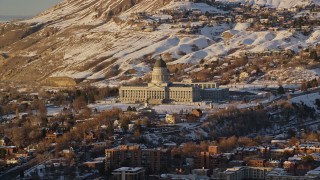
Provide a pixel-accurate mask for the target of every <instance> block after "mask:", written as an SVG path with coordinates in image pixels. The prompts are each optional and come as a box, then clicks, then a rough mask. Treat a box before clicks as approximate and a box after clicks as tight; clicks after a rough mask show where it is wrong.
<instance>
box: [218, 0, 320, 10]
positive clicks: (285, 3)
mask: <svg viewBox="0 0 320 180" xmlns="http://www.w3.org/2000/svg"><path fill="white" fill-rule="evenodd" d="M217 1H219V2H223V3H228V2H239V3H243V4H244V3H249V4H257V5H260V6H268V7H273V8H286V9H288V8H291V7H295V6H306V5H310V4H318V5H319V4H320V0H217Z"/></svg>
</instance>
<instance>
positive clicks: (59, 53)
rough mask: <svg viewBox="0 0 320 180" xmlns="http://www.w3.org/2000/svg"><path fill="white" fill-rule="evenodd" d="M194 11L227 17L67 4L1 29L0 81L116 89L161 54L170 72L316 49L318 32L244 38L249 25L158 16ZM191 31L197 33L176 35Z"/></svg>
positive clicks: (150, 4) (128, 2)
mask: <svg viewBox="0 0 320 180" xmlns="http://www.w3.org/2000/svg"><path fill="white" fill-rule="evenodd" d="M274 1H275V0H274ZM279 1H280V0H279ZM283 1H284V0H283ZM257 2H258V1H257ZM259 2H260V1H259ZM270 2H271V1H270ZM272 2H273V1H272ZM194 9H196V10H200V11H201V12H202V13H205V12H209V13H216V14H218V15H219V14H220V15H221V16H223V15H224V14H225V13H227V12H226V11H223V10H220V9H218V8H217V7H213V6H210V5H208V4H205V3H193V2H187V1H182V2H176V1H170V0H86V1H80V2H79V1H78V0H65V1H63V2H62V3H60V4H58V5H56V6H55V7H53V8H52V9H49V10H47V11H45V12H43V13H41V14H39V15H38V16H37V17H35V18H33V19H30V20H26V21H23V22H16V23H11V24H0V42H5V43H0V67H1V66H2V67H1V68H0V80H1V81H13V82H23V83H25V82H28V83H29V82H31V83H38V82H41V81H43V80H45V79H47V78H48V77H64V76H68V77H72V78H75V79H78V80H79V81H82V80H86V79H87V80H94V81H103V82H105V83H114V84H117V83H122V82H125V81H126V80H130V79H135V78H136V77H142V76H144V75H146V74H148V73H149V72H150V70H151V66H152V63H153V58H154V57H156V56H158V55H160V54H164V55H165V56H164V57H165V58H166V59H165V60H166V61H167V62H168V64H169V65H172V66H173V65H175V64H185V63H191V64H198V63H199V62H200V61H202V60H204V61H206V62H211V61H215V60H216V59H217V58H218V57H219V56H236V55H239V54H241V53H243V52H262V51H265V50H270V49H276V50H277V49H292V50H294V51H298V50H299V49H301V48H303V47H308V46H310V45H314V44H317V43H320V30H315V31H314V32H313V33H312V34H311V35H309V36H304V35H302V34H301V33H299V32H291V31H289V30H280V31H275V32H270V31H257V32H256V31H250V30H248V27H249V26H250V25H249V24H248V23H238V24H232V23H221V24H215V25H205V24H204V22H202V21H198V22H192V23H188V22H183V21H182V22H173V23H172V22H171V23H169V22H167V20H169V19H172V16H171V15H169V14H165V13H164V12H166V11H172V10H177V11H185V10H194ZM182 18H183V17H182ZM159 20H161V21H162V23H159ZM188 27H189V28H188ZM192 27H198V28H199V29H198V32H197V33H194V34H191V33H182V32H181V31H186V30H189V29H192ZM225 34H228V37H229V38H224V35H225ZM2 62H5V63H4V65H2ZM190 70H192V69H190Z"/></svg>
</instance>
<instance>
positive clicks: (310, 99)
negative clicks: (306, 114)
mask: <svg viewBox="0 0 320 180" xmlns="http://www.w3.org/2000/svg"><path fill="white" fill-rule="evenodd" d="M316 99H320V92H317V93H312V94H306V95H302V96H298V97H294V98H292V99H291V102H292V103H301V102H303V103H304V104H305V105H307V106H309V107H313V108H314V109H315V110H317V106H316V105H315V102H316Z"/></svg>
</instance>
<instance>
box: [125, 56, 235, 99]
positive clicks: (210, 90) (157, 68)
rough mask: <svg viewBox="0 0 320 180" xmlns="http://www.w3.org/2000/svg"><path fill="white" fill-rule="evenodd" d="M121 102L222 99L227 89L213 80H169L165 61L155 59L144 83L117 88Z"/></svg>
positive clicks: (227, 94) (225, 95) (227, 92)
mask: <svg viewBox="0 0 320 180" xmlns="http://www.w3.org/2000/svg"><path fill="white" fill-rule="evenodd" d="M119 96H120V101H121V102H123V103H149V104H163V103H176V102H178V103H190V102H199V101H211V102H215V101H222V100H226V99H228V98H229V89H221V88H219V87H218V84H217V83H215V82H203V83H202V82H200V83H199V82H197V83H193V82H187V83H182V82H181V83H180V82H169V74H168V69H167V65H166V63H165V62H164V61H163V60H162V58H160V59H158V60H156V62H155V64H154V67H153V71H152V80H151V82H150V83H148V84H144V85H136V86H135V85H130V86H126V85H122V86H121V87H120V89H119Z"/></svg>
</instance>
